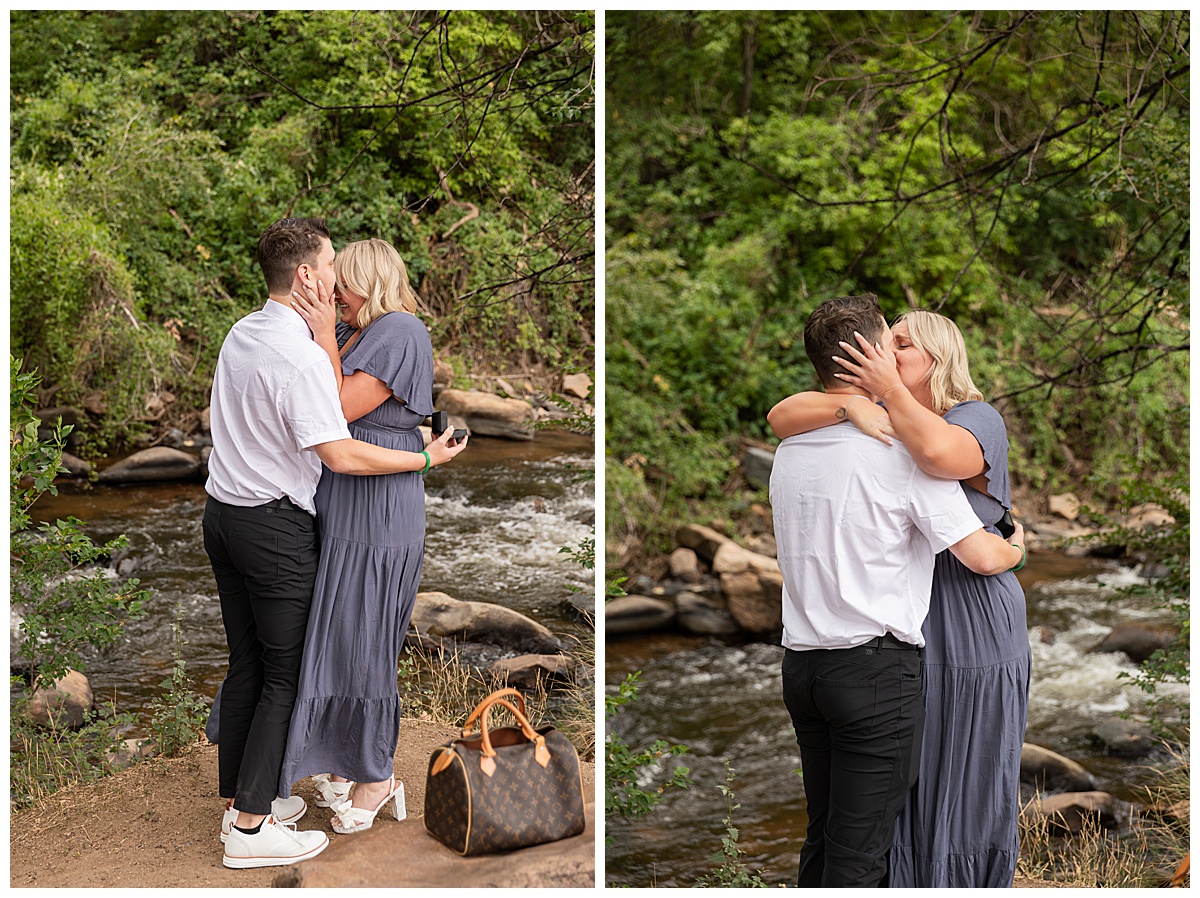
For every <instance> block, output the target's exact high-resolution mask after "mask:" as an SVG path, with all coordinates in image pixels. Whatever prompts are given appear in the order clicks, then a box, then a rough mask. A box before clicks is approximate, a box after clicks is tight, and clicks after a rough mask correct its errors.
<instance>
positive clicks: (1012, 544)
mask: <svg viewBox="0 0 1200 898" xmlns="http://www.w3.org/2000/svg"><path fill="white" fill-rule="evenodd" d="M1009 545H1010V546H1012V547H1013V548H1014V549H1020V550H1021V563H1020V564H1018V565H1017V566H1016V567H1010V568H1009V570H1010V571H1019V570H1020V569H1021V568H1023V567H1025V547H1024V546H1018V545H1017V544H1016V543H1009Z"/></svg>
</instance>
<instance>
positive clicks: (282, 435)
mask: <svg viewBox="0 0 1200 898" xmlns="http://www.w3.org/2000/svg"><path fill="white" fill-rule="evenodd" d="M209 415H210V420H209V427H210V430H211V433H212V441H213V448H212V454H211V455H210V456H209V459H208V482H207V484H205V490H206V491H207V492H208V494H209V495H210V496H212V497H213V498H214V499H216V500H218V501H220V502H225V503H227V504H229V505H239V506H252V505H262V504H264V503H266V502H269V501H271V500H272V499H278V498H280V497H281V496H287V497H288V498H290V499H291V500H292V501H293V502H295V503H296V504H297V505H299V506H300V507H301V508H303V509H305V510H306V511H308V512H310V513H313V514H315V513H316V505H315V503H314V501H313V497H314V496H315V495H316V492H317V481H318V480H319V479H320V477H321V460H320V459H319V458H318V457H317V453H316V452H315V451H313V447H314V446H317V445H319V444H321V443H329V442H332V441H334V440H346V439H350V430H349V429H348V428H347V427H346V419H345V418H344V417H343V415H342V407H341V402H340V400H339V399H338V393H337V380H336V378H335V377H334V373H333V366H332V365H330V363H329V356H328V355H327V354H326V353H325V351H324V350H323V349H321V348H320V347H319V346H317V344H316V343H314V342H313V340H312V333H311V331H309V329H308V324H307V323H306V322H305V321H304V319H303V318H301V317H300V315H299V314H298V313H297V312H296V311H295V310H294V309H292V308H289V307H288V306H285V305H284V304H283V303H281V302H276V301H275V300H268V301H267V304H266V305H265V306H263V307H262V308H261V309H260V310H258V311H257V312H252V313H250V314H249V315H247V316H246V317H245V318H243V319H241V320H240V321H239V322H238V323H237V324H235V325H234V326H233V327H232V328H231V329H230V331H229V334H228V335H227V336H226V337H225V342H224V343H222V344H221V354H220V356H219V357H218V360H217V370H216V374H215V375H214V377H213V386H212V401H211V404H210V412H209Z"/></svg>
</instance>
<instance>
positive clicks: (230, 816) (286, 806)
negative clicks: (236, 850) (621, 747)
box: [221, 795, 308, 842]
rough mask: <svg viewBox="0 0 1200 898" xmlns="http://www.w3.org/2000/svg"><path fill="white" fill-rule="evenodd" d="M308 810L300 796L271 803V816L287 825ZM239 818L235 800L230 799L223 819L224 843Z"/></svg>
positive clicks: (222, 838) (222, 833)
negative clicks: (234, 804) (234, 803)
mask: <svg viewBox="0 0 1200 898" xmlns="http://www.w3.org/2000/svg"><path fill="white" fill-rule="evenodd" d="M307 810H308V805H307V804H305V803H304V799H303V798H301V797H300V796H299V795H293V796H292V797H291V798H276V799H275V800H274V801H273V802H271V816H272V817H274V818H275V819H276V820H278V821H279V822H280V823H283V824H285V825H286V824H288V823H295V822H296V821H297V820H299V819H300V818H301V817H303V816H304V812H305V811H307ZM237 818H238V812H237V809H236V808H234V806H233V800H232V799H230V801H229V804H228V805H226V807H225V816H224V817H222V818H221V841H222V842H224V841H225V840H226V839H228V838H229V831H230V830H231V829H233V825H234V824H235V823H237Z"/></svg>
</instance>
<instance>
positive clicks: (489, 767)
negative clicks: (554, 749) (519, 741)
mask: <svg viewBox="0 0 1200 898" xmlns="http://www.w3.org/2000/svg"><path fill="white" fill-rule="evenodd" d="M489 698H492V696H489ZM495 705H503V706H504V707H505V708H508V710H509V711H510V712H512V715H513V716H514V717H515V718H516V719H517V722H518V723H519V724H520V725H521V732H522V734H524V736H525V738H526V739H528V740H529V741H530V742H532V743H533V744H534V745H535V746H536V747H535V748H534V752H533V757H534V759H535V760H536V761H537V762H538V763H539V764H541V765H542V767H545V766H546V765H547V764H549V763H550V749H548V748H547V747H546V737H545V736H543V735H541V734H540V733H538V732H537V731H536V730H535V729H534V728H533V727H532V726H530V724H529V721H528V720H527V719H526V718H525V715H524V714H522V713H521V712H520V711H518V710H517V709H516V708H515V707H513V705H512V704H510V703H509V702H507V701H505V700H504V699H502V698H495V699H494V700H493V701H490V702H489V703H488V706H487V707H486V708H484V710H483V715H482V716H481V717H480V718H479V729H480V732H481V733H482V734H483V752H482V755H481V757H480V759H479V768H480V769H481V770H482V771H483V772H484V773H486V774H487V775H488V776H491V775H492V774H493V773H495V772H496V749H494V748H493V747H492V739H491V736H489V735H488V717H489V716H490V714H491V711H492V708H493V707H494V706H495Z"/></svg>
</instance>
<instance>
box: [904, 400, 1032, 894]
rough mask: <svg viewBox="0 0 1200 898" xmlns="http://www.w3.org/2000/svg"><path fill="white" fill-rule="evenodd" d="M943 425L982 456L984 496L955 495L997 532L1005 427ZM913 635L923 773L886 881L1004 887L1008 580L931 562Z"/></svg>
mask: <svg viewBox="0 0 1200 898" xmlns="http://www.w3.org/2000/svg"><path fill="white" fill-rule="evenodd" d="M945 420H946V421H948V422H950V423H951V424H955V425H957V426H959V427H963V428H965V429H967V430H969V431H970V432H971V433H972V434H973V435H974V436H975V439H976V440H977V441H978V442H979V446H980V448H981V449H982V450H983V457H984V460H985V461H986V463H987V471H986V474H987V478H988V493H989V494H990V495H985V494H983V493H980V492H978V491H976V490H974V489H972V488H971V487H969V486H968V485H967V484H966V483H964V484H963V485H962V487H963V491H964V492H965V493H966V496H967V499H968V500H969V501H970V503H971V507H972V508H973V509H974V510H975V513H976V514H977V515H978V516H979V519H980V521H982V522H983V524H984V526H985V527H986V529H987V530H988V531H989V532H991V533H997V532H998V531H997V530H996V528H995V526H994V525H995V522H996V521H998V520H999V519H1000V518H1001V517H1002V516H1003V514H1004V509H1005V508H1006V507H1008V506H1009V504H1010V497H1009V483H1008V434H1007V432H1006V431H1005V428H1004V419H1003V418H1001V417H1000V414H999V412H997V411H996V410H995V409H993V408H992V407H991V406H990V405H988V404H987V403H984V402H963V403H959V404H958V405H956V406H954V407H953V408H952V409H950V411H948V412H947V413H946V415H945ZM922 632H923V633H924V634H925V730H924V742H923V744H922V747H921V768H920V775H919V778H918V780H917V784H916V785H915V786H914V787H913V788H912V790H911V791H910V792H909V795H908V803H907V805H906V806H905V808H904V810H903V811H901V813H900V818H899V819H898V820H897V823H896V839H895V843H894V845H893V847H892V850H891V852H890V854H889V857H888V862H889V872H888V884H889V885H890V886H892V887H902V888H1008V887H1010V886H1011V885H1012V881H1013V874H1014V872H1015V871H1016V866H1017V851H1018V837H1017V816H1018V812H1019V807H1020V794H1019V793H1020V771H1021V745H1022V743H1023V742H1024V739H1025V720H1026V716H1027V712H1028V706H1029V672H1030V663H1031V652H1030V648H1029V633H1028V630H1027V628H1026V624H1025V594H1024V593H1023V592H1022V590H1021V585H1020V583H1018V582H1017V577H1016V575H1015V574H1013V573H1012V572H1005V573H1003V574H999V575H997V576H994V577H983V576H980V575H979V574H976V573H974V572H972V571H971V570H969V569H968V568H966V567H965V566H963V564H962V563H961V562H960V561H959V560H958V559H957V558H955V557H954V556H953V555H952V554H951V553H950V552H949V551H946V552H942V553H940V554H939V555H938V556H937V563H936V565H935V567H934V574H933V592H932V596H931V599H930V603H929V617H928V618H927V619H926V621H925V625H924V626H923V627H922Z"/></svg>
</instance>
